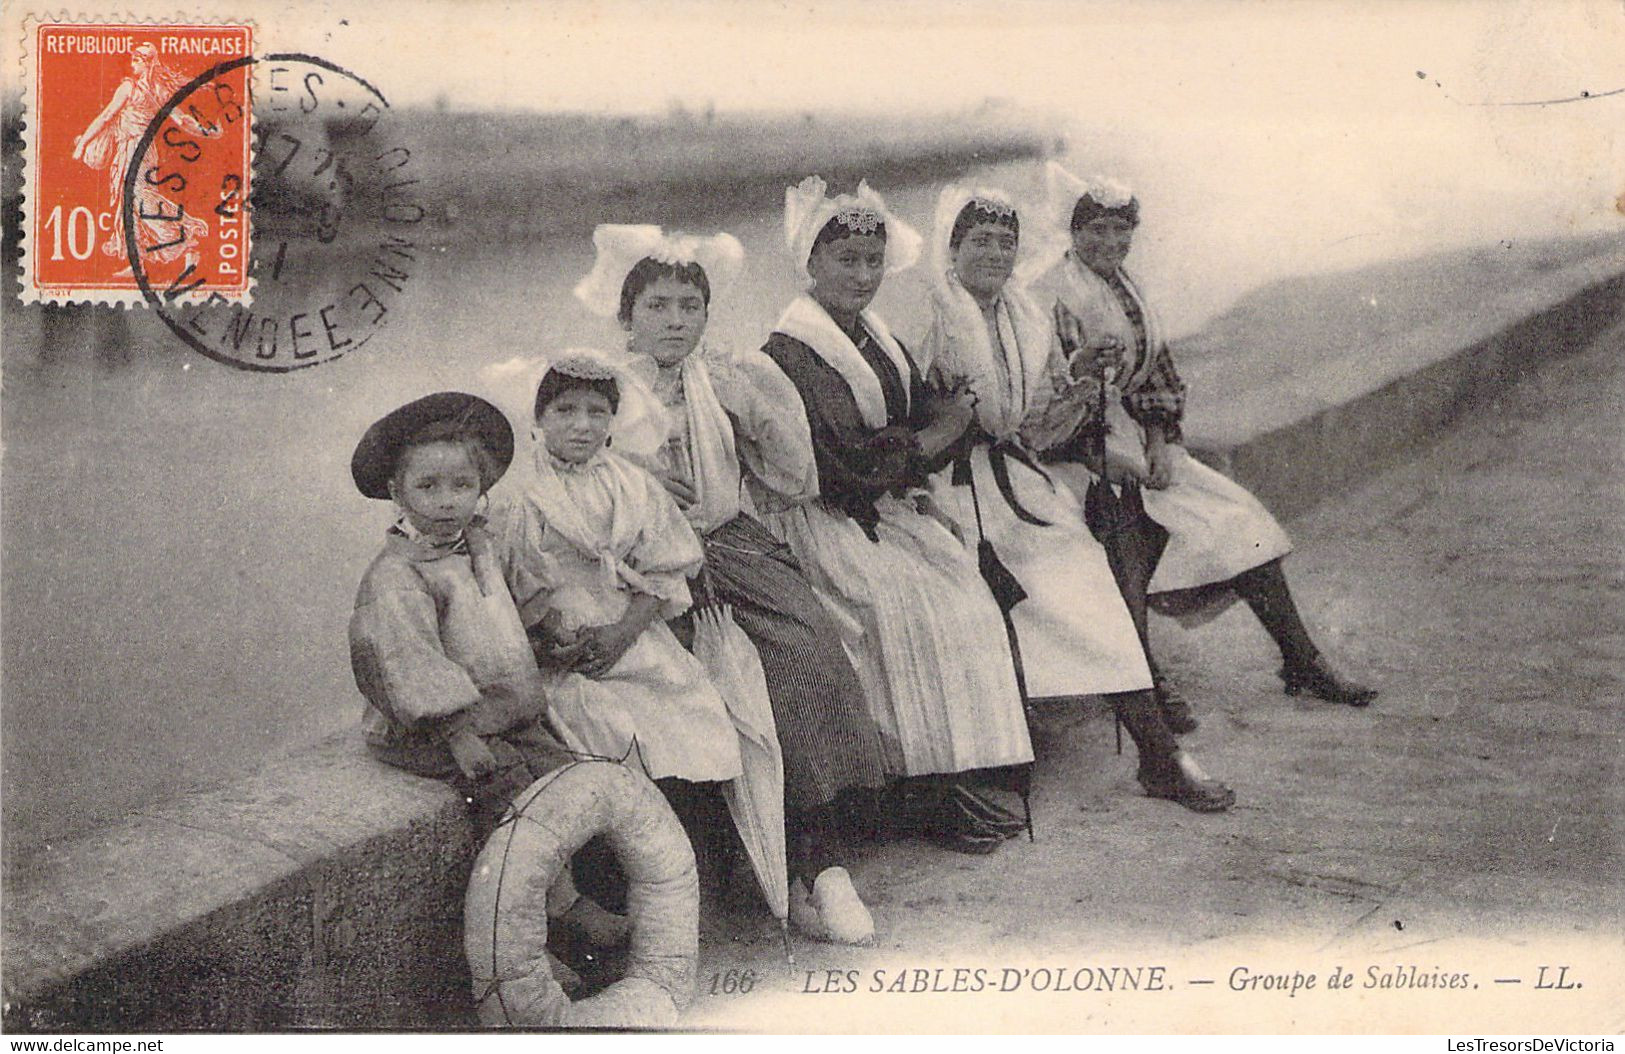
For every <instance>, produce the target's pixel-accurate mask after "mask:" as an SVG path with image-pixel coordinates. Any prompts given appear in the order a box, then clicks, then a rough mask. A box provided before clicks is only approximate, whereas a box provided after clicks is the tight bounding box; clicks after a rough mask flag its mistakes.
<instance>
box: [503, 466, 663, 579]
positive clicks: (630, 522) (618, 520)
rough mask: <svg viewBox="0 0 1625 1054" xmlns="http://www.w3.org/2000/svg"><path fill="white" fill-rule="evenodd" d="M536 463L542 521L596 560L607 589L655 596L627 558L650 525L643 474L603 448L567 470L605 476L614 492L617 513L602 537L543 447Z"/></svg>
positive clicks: (637, 468)
mask: <svg viewBox="0 0 1625 1054" xmlns="http://www.w3.org/2000/svg"><path fill="white" fill-rule="evenodd" d="M532 460H533V461H534V463H535V467H536V491H535V495H536V504H537V507H538V508H540V509H541V512H542V517H543V522H544V523H546V525H547V526H548V527H551V528H552V529H553V530H554V531H556V532H558V534H559V535H560V536H561V537H563V538H564V540H565V541H567V542H569V543H570V544H571V545H573V546H575V547H576V548H577V549H578V550H580V551H581V552H582V553H583V554H584V555H587V556H592V557H596V558H597V559H598V562H599V566H600V567H601V568H602V571H603V576H604V577H603V585H604V587H605V588H606V589H615V588H617V587H618V586H619V584H620V583H621V582H625V583H626V584H627V585H628V586H630V587H631V588H632V589H633V590H634V591H636V592H640V593H651V594H653V593H656V590H655V589H653V588H652V587H650V586H649V585H647V584H646V583H645V580H644V578H643V576H642V575H641V574H639V573H638V572H637V571H636V570H635V569H634V568H632V566H631V565H629V564H628V563H627V562H626V556H627V554H628V553H630V552H631V551H632V548H633V547H634V546H635V545H636V544H637V542H638V538H639V536H640V535H641V534H642V532H643V528H644V526H645V525H646V524H647V523H648V522H649V509H648V504H647V499H648V491H647V489H646V488H645V485H644V481H643V479H642V478H640V474H642V473H643V472H644V470H643V469H641V468H639V467H638V466H636V465H634V464H633V463H632V462H630V461H627V460H626V459H625V458H623V457H621V456H620V455H619V454H616V453H615V452H614V451H612V450H602V449H601V450H599V451H598V453H596V454H594V455H593V456H592V457H591V458H589V459H588V460H587V461H586V462H584V463H583V464H581V465H580V466H572V467H571V468H570V469H569V470H568V471H569V472H570V473H571V474H572V475H574V474H576V473H580V474H582V475H588V474H594V473H601V474H602V475H603V477H604V480H605V482H606V484H607V485H608V486H609V487H610V488H611V490H612V491H613V505H614V513H613V514H612V515H611V517H610V526H609V533H608V535H607V536H600V535H598V534H596V533H594V532H593V531H592V529H591V528H590V527H589V526H588V525H587V521H586V520H585V518H583V516H582V513H581V509H580V507H579V506H577V505H576V503H575V499H574V498H572V497H571V496H570V491H569V490H568V488H566V486H565V484H564V480H563V479H562V478H560V475H559V470H558V468H557V467H556V466H555V465H554V463H553V456H552V455H551V454H549V453H548V452H547V447H546V445H545V444H543V443H541V442H538V443H537V444H536V453H535V457H534V458H533V459H532Z"/></svg>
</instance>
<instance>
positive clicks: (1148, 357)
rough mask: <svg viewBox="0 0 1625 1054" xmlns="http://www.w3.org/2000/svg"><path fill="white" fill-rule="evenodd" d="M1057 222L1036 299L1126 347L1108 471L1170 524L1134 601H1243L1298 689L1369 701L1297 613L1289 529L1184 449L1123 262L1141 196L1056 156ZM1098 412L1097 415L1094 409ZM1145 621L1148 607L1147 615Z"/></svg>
mask: <svg viewBox="0 0 1625 1054" xmlns="http://www.w3.org/2000/svg"><path fill="white" fill-rule="evenodd" d="M1047 177H1048V178H1047V182H1048V190H1049V212H1050V217H1049V219H1050V222H1051V223H1052V224H1054V225H1055V226H1056V227H1057V228H1058V229H1061V230H1065V231H1066V232H1067V236H1068V240H1069V242H1070V248H1069V249H1068V250H1067V251H1066V253H1065V254H1064V255H1063V256H1062V257H1061V259H1059V260H1058V261H1056V262H1055V263H1054V264H1053V265H1052V266H1051V267H1050V268H1049V269H1048V270H1047V271H1045V272H1044V273H1043V274H1042V275H1040V276H1039V277H1038V279H1037V280H1036V281H1034V282H1033V283H1032V285H1031V289H1032V291H1033V293H1034V294H1035V295H1036V296H1038V297H1039V298H1040V302H1042V303H1045V304H1049V305H1056V304H1059V305H1061V306H1062V307H1064V308H1065V310H1066V312H1068V313H1069V314H1070V316H1071V317H1072V318H1073V319H1075V320H1076V322H1077V323H1078V324H1079V325H1080V326H1081V328H1082V330H1083V332H1084V333H1085V334H1086V335H1087V336H1088V337H1089V338H1090V340H1091V341H1092V342H1096V343H1098V342H1101V341H1108V342H1112V343H1116V344H1119V345H1120V346H1121V347H1122V348H1123V349H1124V362H1123V366H1122V368H1121V369H1120V370H1119V371H1118V372H1117V375H1116V377H1115V379H1114V380H1113V383H1112V385H1111V387H1110V388H1109V389H1108V392H1107V399H1106V407H1105V422H1106V426H1107V435H1106V457H1107V464H1106V466H1105V468H1106V471H1107V472H1108V474H1109V475H1112V476H1113V477H1114V478H1117V479H1120V480H1123V481H1126V482H1130V483H1141V484H1143V486H1144V489H1143V490H1139V488H1132V489H1133V490H1134V491H1135V492H1137V494H1138V497H1139V500H1141V501H1143V503H1144V511H1145V514H1146V515H1147V516H1149V518H1150V519H1151V520H1152V521H1154V522H1155V523H1156V524H1159V525H1160V526H1161V527H1162V528H1164V529H1165V530H1166V532H1167V547H1166V549H1165V550H1164V551H1163V552H1162V554H1161V558H1160V560H1158V559H1157V557H1156V555H1155V553H1154V552H1153V553H1152V554H1151V555H1150V558H1149V560H1148V561H1147V562H1145V563H1144V564H1143V565H1142V566H1141V567H1140V568H1139V569H1138V570H1136V571H1134V572H1133V573H1131V574H1130V575H1129V579H1130V580H1129V581H1126V582H1124V591H1125V595H1127V596H1128V597H1129V601H1130V604H1131V605H1135V604H1136V603H1138V604H1139V605H1140V606H1141V608H1142V611H1143V599H1137V597H1138V598H1143V597H1144V595H1145V594H1146V593H1147V592H1149V593H1154V594H1163V595H1165V596H1166V595H1170V594H1180V595H1181V599H1182V600H1185V601H1187V602H1189V601H1191V600H1192V599H1195V597H1196V594H1195V593H1194V592H1193V591H1196V590H1203V591H1204V592H1206V593H1211V594H1212V597H1213V599H1215V600H1222V601H1224V602H1227V601H1228V600H1230V599H1234V598H1236V597H1239V598H1241V599H1242V600H1244V601H1246V603H1247V606H1248V607H1249V608H1251V609H1252V611H1253V613H1254V614H1255V615H1257V617H1258V619H1259V621H1260V622H1261V623H1262V624H1263V625H1264V628H1265V629H1266V630H1268V631H1269V634H1270V636H1271V637H1272V638H1273V639H1274V641H1275V643H1276V646H1277V647H1278V648H1279V649H1280V652H1281V658H1282V667H1281V671H1280V676H1281V679H1282V681H1283V683H1284V684H1285V687H1286V691H1287V693H1288V694H1290V695H1298V694H1300V693H1307V694H1309V695H1314V696H1317V697H1319V698H1321V699H1325V700H1328V701H1330V702H1336V703H1345V704H1348V705H1350V706H1365V705H1367V704H1369V703H1370V702H1371V700H1372V699H1373V698H1374V697H1375V696H1376V694H1377V693H1376V692H1375V691H1374V690H1373V689H1370V688H1365V687H1362V686H1361V685H1358V684H1354V683H1353V682H1350V681H1348V680H1346V679H1344V678H1343V677H1342V676H1340V675H1339V674H1338V673H1337V672H1336V671H1335V670H1334V669H1333V668H1332V667H1331V665H1330V664H1329V663H1328V662H1327V661H1326V659H1325V658H1324V657H1323V656H1322V655H1321V654H1320V651H1319V649H1318V648H1317V647H1316V646H1315V643H1314V641H1313V639H1312V638H1311V637H1310V635H1309V631H1308V629H1307V628H1306V627H1305V626H1304V624H1303V620H1302V619H1301V618H1300V617H1299V615H1298V610H1297V605H1296V604H1295V603H1294V602H1293V599H1292V593H1291V590H1290V589H1289V588H1288V586H1287V581H1286V576H1285V575H1284V574H1283V573H1282V570H1281V558H1282V557H1283V556H1285V555H1286V554H1287V553H1288V552H1290V551H1291V549H1292V543H1291V542H1290V541H1289V540H1288V538H1287V536H1286V532H1285V531H1283V530H1282V529H1281V526H1280V524H1278V523H1277V522H1276V521H1275V518H1274V517H1272V516H1271V515H1270V514H1269V512H1268V511H1267V510H1266V509H1265V508H1264V507H1263V506H1262V505H1261V504H1259V502H1258V499H1256V498H1254V497H1253V496H1252V495H1251V494H1250V493H1248V492H1247V490H1246V489H1244V488H1243V487H1241V486H1240V485H1239V484H1237V483H1235V482H1234V481H1232V480H1230V479H1228V478H1226V477H1225V476H1223V475H1221V474H1220V473H1218V472H1215V471H1213V470H1212V469H1210V468H1208V467H1207V466H1205V465H1203V464H1202V463H1201V462H1199V461H1197V460H1196V459H1195V458H1192V457H1190V456H1189V455H1188V454H1187V453H1186V452H1185V448H1184V446H1183V445H1182V439H1183V436H1182V433H1181V431H1180V420H1181V418H1182V417H1183V414H1184V406H1185V384H1184V382H1183V381H1181V380H1180V378H1179V374H1178V372H1177V371H1176V370H1175V369H1174V363H1173V359H1172V358H1171V356H1170V355H1169V352H1168V345H1167V343H1166V341H1165V340H1164V339H1163V335H1162V333H1161V330H1160V327H1159V325H1158V323H1157V319H1156V316H1155V315H1154V314H1153V313H1152V311H1151V310H1150V308H1149V306H1148V305H1147V304H1146V302H1145V298H1144V295H1143V294H1142V293H1141V291H1140V287H1139V284H1138V283H1137V282H1136V281H1135V280H1134V278H1133V277H1132V276H1131V275H1129V274H1128V273H1127V272H1126V271H1124V269H1123V259H1124V257H1125V256H1127V254H1128V251H1129V248H1130V246H1131V244H1132V242H1133V237H1134V230H1135V227H1136V226H1137V224H1138V222H1139V202H1138V201H1137V200H1136V199H1135V198H1134V197H1133V195H1132V194H1130V193H1129V192H1128V191H1127V190H1126V189H1123V188H1122V187H1120V186H1117V185H1115V184H1109V183H1105V182H1100V181H1097V182H1095V183H1094V184H1087V183H1084V182H1083V181H1081V180H1079V179H1077V178H1076V177H1074V176H1072V175H1071V174H1070V173H1069V172H1067V171H1066V170H1065V169H1064V168H1062V167H1061V166H1060V165H1057V164H1055V163H1054V162H1051V163H1050V165H1049V169H1048V172H1047ZM1097 412H1098V411H1097ZM1140 617H1141V618H1142V622H1143V614H1141V616H1140ZM1168 703H1169V704H1170V705H1169V709H1168V712H1167V716H1168V717H1169V718H1170V720H1171V722H1172V723H1175V724H1176V725H1177V726H1178V727H1179V730H1181V731H1185V730H1189V729H1190V728H1194V727H1195V721H1194V720H1193V719H1191V718H1190V717H1189V714H1188V711H1186V710H1185V709H1184V707H1183V705H1182V701H1180V700H1178V699H1177V698H1169V699H1168Z"/></svg>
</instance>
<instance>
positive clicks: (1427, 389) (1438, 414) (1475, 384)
mask: <svg viewBox="0 0 1625 1054" xmlns="http://www.w3.org/2000/svg"><path fill="white" fill-rule="evenodd" d="M1520 277H1524V278H1527V281H1526V282H1525V283H1524V284H1519V285H1515V286H1514V287H1512V288H1507V289H1501V290H1495V289H1487V290H1485V296H1484V298H1483V300H1482V301H1481V302H1480V303H1478V304H1477V305H1475V306H1474V307H1473V308H1472V309H1470V310H1462V309H1458V310H1453V311H1449V312H1446V313H1445V314H1443V315H1442V316H1440V317H1438V318H1435V319H1430V320H1429V321H1427V322H1426V323H1425V324H1422V325H1419V326H1416V327H1413V328H1409V329H1406V330H1403V331H1401V332H1398V333H1393V334H1386V335H1382V336H1380V337H1378V338H1377V339H1375V340H1371V341H1367V342H1364V343H1356V344H1353V345H1351V346H1348V347H1334V348H1310V349H1307V352H1308V353H1307V354H1304V355H1301V356H1296V357H1291V358H1282V357H1280V356H1276V357H1273V358H1270V359H1264V360H1263V361H1259V358H1257V357H1255V358H1254V359H1253V360H1252V361H1247V362H1242V361H1237V357H1234V356H1208V357H1206V358H1204V359H1201V360H1199V361H1198V362H1196V363H1195V364H1193V365H1192V366H1190V367H1188V368H1185V369H1184V371H1183V372H1184V375H1185V379H1186V380H1187V382H1188V383H1189V384H1190V388H1191V391H1192V393H1193V395H1192V405H1191V407H1190V410H1189V413H1188V420H1187V424H1186V438H1187V441H1188V443H1189V445H1190V449H1191V451H1192V452H1193V453H1194V454H1196V455H1197V456H1198V457H1200V458H1201V459H1202V460H1203V461H1205V462H1207V463H1208V464H1210V465H1212V466H1214V467H1215V468H1218V469H1219V470H1220V471H1223V472H1225V473H1226V474H1227V475H1230V476H1232V477H1234V478H1235V479H1237V480H1238V481H1240V482H1241V483H1243V484H1245V485H1246V486H1247V487H1248V488H1249V489H1250V490H1252V491H1253V493H1254V494H1256V495H1257V496H1258V498H1259V500H1261V501H1262V502H1263V503H1264V504H1265V505H1266V506H1267V507H1268V508H1270V509H1271V510H1272V511H1274V512H1275V513H1276V515H1278V516H1280V517H1282V518H1283V519H1285V518H1289V517H1292V516H1295V515H1299V514H1301V513H1303V512H1306V511H1308V510H1309V509H1311V508H1313V507H1314V506H1315V505H1316V504H1318V503H1319V502H1320V501H1322V500H1323V499H1325V498H1328V497H1331V496H1333V495H1336V494H1340V493H1342V492H1344V491H1346V490H1347V489H1348V488H1349V487H1351V486H1353V485H1354V484H1356V483H1358V482H1360V481H1361V480H1364V479H1367V478H1369V477H1371V476H1373V475H1375V474H1376V473H1377V472H1379V471H1380V470H1382V469H1383V468H1385V467H1386V466H1388V465H1390V464H1393V463H1394V462H1395V461H1397V460H1399V459H1401V458H1403V457H1404V456H1406V455H1407V453H1409V452H1410V451H1413V450H1414V449H1415V448H1416V447H1417V446H1419V445H1423V444H1426V443H1427V442H1429V441H1430V440H1431V438H1432V437H1433V436H1435V435H1437V434H1439V432H1440V430H1441V429H1443V428H1446V427H1448V426H1449V424H1450V423H1451V422H1452V421H1454V420H1456V419H1457V418H1458V417H1459V416H1460V415H1462V414H1463V413H1466V412H1469V411H1471V410H1474V409H1478V408H1482V407H1483V406H1485V405H1487V403H1488V402H1489V401H1490V400H1492V399H1493V398H1494V397H1495V395H1496V394H1497V393H1498V392H1500V391H1501V390H1503V389H1504V388H1506V387H1507V386H1508V385H1510V384H1513V383H1515V382H1516V381H1517V380H1518V379H1519V378H1520V377H1522V376H1523V375H1524V374H1525V373H1527V372H1528V371H1529V370H1530V369H1531V368H1533V367H1534V366H1536V365H1538V364H1540V363H1541V362H1544V361H1546V360H1548V359H1551V358H1556V357H1561V356H1563V355H1567V354H1572V353H1573V352H1576V351H1578V350H1580V349H1582V348H1584V347H1585V346H1586V343H1587V342H1588V341H1589V340H1590V338H1591V337H1593V336H1595V335H1596V334H1597V333H1599V332H1601V331H1602V330H1603V329H1605V328H1606V327H1607V326H1608V325H1609V324H1610V323H1612V322H1613V321H1614V320H1615V319H1616V318H1618V317H1619V315H1620V313H1621V310H1622V309H1625V248H1620V247H1607V248H1604V249H1601V250H1598V251H1595V252H1592V253H1589V254H1585V255H1583V256H1581V257H1580V258H1579V259H1576V260H1571V261H1570V262H1568V263H1567V264H1565V265H1563V266H1561V267H1556V268H1552V269H1550V270H1546V271H1543V272H1540V273H1536V274H1532V275H1527V276H1520ZM1211 391H1221V392H1224V393H1225V395H1224V398H1223V399H1222V400H1218V399H1212V398H1207V399H1204V398H1203V393H1204V392H1211Z"/></svg>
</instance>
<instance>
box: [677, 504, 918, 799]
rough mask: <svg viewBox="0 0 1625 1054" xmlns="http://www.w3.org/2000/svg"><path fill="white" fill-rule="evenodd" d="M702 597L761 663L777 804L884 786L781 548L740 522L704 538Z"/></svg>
mask: <svg viewBox="0 0 1625 1054" xmlns="http://www.w3.org/2000/svg"><path fill="white" fill-rule="evenodd" d="M694 584H695V587H696V588H695V590H694V593H695V601H696V603H701V602H704V600H705V599H706V598H707V596H706V595H707V590H710V591H711V592H712V593H713V594H714V595H715V598H716V600H718V601H720V602H721V603H724V604H729V605H731V606H732V607H733V616H734V621H735V622H736V623H737V624H738V625H739V628H740V629H742V630H744V632H745V635H746V636H747V637H749V638H750V640H751V643H753V644H755V645H756V651H757V653H758V654H759V655H760V656H761V660H762V672H763V673H765V674H766V675H767V691H768V698H769V701H770V702H771V703H772V704H773V720H774V722H775V723H776V724H777V725H778V731H779V746H780V748H781V750H782V751H783V753H784V804H785V808H786V809H789V810H792V811H794V810H803V809H811V808H816V807H818V806H821V805H825V804H827V803H828V802H830V801H832V800H833V799H834V798H835V796H836V794H838V793H839V792H840V791H842V790H844V789H846V788H848V787H879V786H882V785H883V784H885V782H886V772H885V764H884V754H883V753H882V750H881V745H880V738H879V733H878V732H877V731H876V729H875V724H874V720H873V719H872V718H871V717H870V716H869V708H868V705H867V704H866V703H865V702H864V698H863V689H862V688H861V687H860V686H859V684H858V675H857V673H856V672H854V671H853V669H852V663H851V662H850V661H849V660H848V659H847V657H846V652H845V650H844V649H843V648H842V647H841V641H840V636H839V634H838V632H837V631H836V628H835V626H834V624H833V623H832V622H831V621H830V616H829V612H828V611H827V610H825V608H824V605H823V603H822V602H821V601H820V600H819V599H818V597H817V596H816V595H815V594H814V593H813V591H812V587H811V586H809V585H808V584H807V580H806V578H804V577H803V576H802V574H801V569H800V567H799V566H797V564H796V560H795V557H794V556H792V555H791V554H790V550H789V548H788V547H787V546H786V545H785V544H784V543H783V542H781V541H779V540H778V539H777V538H774V537H773V535H772V534H770V533H769V532H768V530H767V528H765V527H763V526H762V525H761V524H760V523H758V522H756V521H755V520H753V519H751V518H750V517H748V516H743V515H741V516H737V517H735V518H734V519H732V520H730V521H728V522H727V523H725V524H723V525H722V526H721V527H718V528H717V529H716V530H714V531H712V532H711V533H710V534H709V535H706V537H705V572H704V574H703V575H702V577H701V579H700V580H699V581H698V582H696V583H694Z"/></svg>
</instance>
